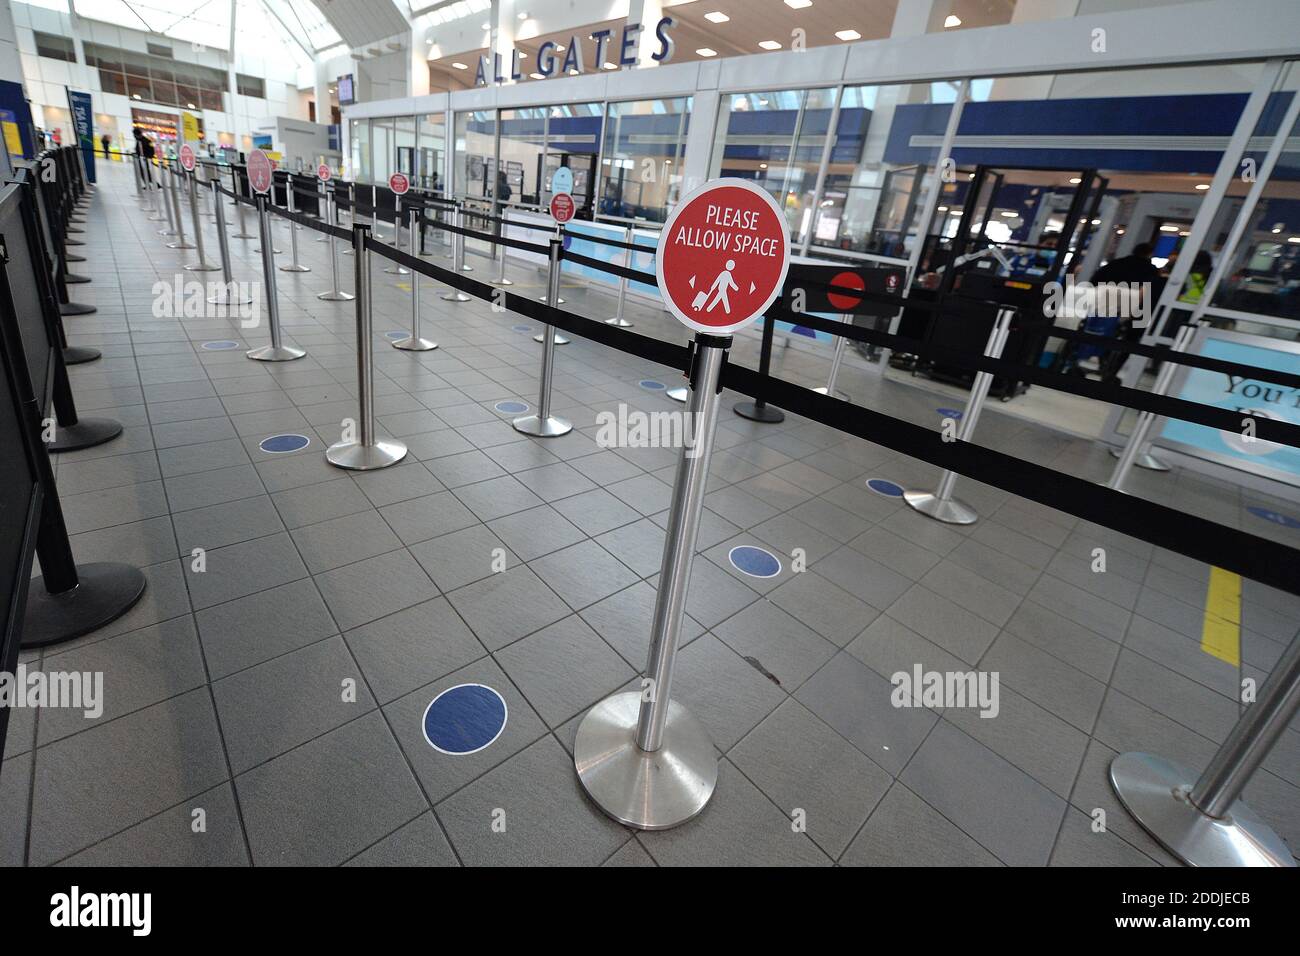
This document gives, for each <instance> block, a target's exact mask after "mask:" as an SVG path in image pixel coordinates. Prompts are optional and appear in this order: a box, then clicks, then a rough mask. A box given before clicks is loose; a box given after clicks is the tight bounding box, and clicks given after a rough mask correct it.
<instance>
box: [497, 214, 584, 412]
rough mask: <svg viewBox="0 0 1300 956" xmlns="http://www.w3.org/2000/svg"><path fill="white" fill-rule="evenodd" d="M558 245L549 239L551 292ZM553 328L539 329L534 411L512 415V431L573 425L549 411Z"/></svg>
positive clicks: (557, 273) (556, 284)
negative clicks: (540, 343)
mask: <svg viewBox="0 0 1300 956" xmlns="http://www.w3.org/2000/svg"><path fill="white" fill-rule="evenodd" d="M561 249H562V246H561V244H560V241H559V240H558V239H552V240H551V248H550V253H549V262H550V265H549V267H548V272H547V278H546V284H547V288H548V289H550V292H551V295H552V296H554V295H555V293H556V290H558V289H559V287H560V251H561ZM555 339H556V336H555V329H554V327H553V326H550V325H548V326H546V328H545V329H544V330H543V333H542V342H543V344H542V371H541V375H540V376H539V379H540V382H539V385H538V395H537V414H536V415H524V416H523V417H521V418H516V419H515V420H514V422H512V424H513V425H514V427H515V431H518V432H523V433H524V434H525V435H534V436H536V437H538V438H555V437H558V436H560V435H567V434H568V433H569V432H571V431H573V425H572V424H571V423H570V422H568V421H566V420H565V419H563V418H557V417H555V416H553V415H552V414H551V376H552V373H553V372H554V369H555Z"/></svg>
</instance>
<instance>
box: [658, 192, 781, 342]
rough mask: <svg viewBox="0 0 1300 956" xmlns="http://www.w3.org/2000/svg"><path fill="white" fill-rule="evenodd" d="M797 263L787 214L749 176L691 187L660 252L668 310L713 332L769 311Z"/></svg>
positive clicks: (666, 231)
mask: <svg viewBox="0 0 1300 956" xmlns="http://www.w3.org/2000/svg"><path fill="white" fill-rule="evenodd" d="M789 268H790V240H789V236H788V231H787V229H786V222H785V216H784V215H783V214H782V212H781V209H780V207H779V206H777V204H776V200H775V199H773V198H772V196H771V194H770V193H768V192H767V191H766V190H764V189H761V188H760V187H758V186H756V185H754V184H753V183H752V182H750V181H749V180H746V179H715V180H712V181H711V182H707V183H705V184H704V185H703V186H701V187H700V188H698V189H695V190H693V191H692V192H691V193H689V194H688V195H687V196H686V197H685V198H684V199H683V200H682V201H681V202H680V203H678V205H677V208H675V209H674V210H673V212H672V214H671V215H670V216H669V217H668V222H667V223H666V224H665V225H664V229H663V232H661V233H660V234H659V248H658V251H657V255H656V257H655V275H656V277H657V278H658V280H659V292H660V294H661V295H662V296H663V300H664V305H665V306H666V307H667V309H668V311H669V312H671V313H672V314H673V315H675V316H676V317H677V319H678V320H679V321H680V322H681V323H682V324H683V325H685V326H687V327H688V328H691V329H694V330H695V331H697V332H707V333H710V334H713V335H730V334H732V333H733V332H737V331H739V330H740V329H742V328H744V327H745V326H746V325H749V324H750V323H751V322H753V321H754V320H755V319H757V318H758V317H759V316H761V315H762V314H763V313H764V312H766V311H767V308H768V306H770V305H771V304H772V302H773V301H774V300H775V299H776V297H777V296H778V295H779V294H780V292H781V286H782V284H783V283H784V282H785V276H786V272H787V271H788V270H789Z"/></svg>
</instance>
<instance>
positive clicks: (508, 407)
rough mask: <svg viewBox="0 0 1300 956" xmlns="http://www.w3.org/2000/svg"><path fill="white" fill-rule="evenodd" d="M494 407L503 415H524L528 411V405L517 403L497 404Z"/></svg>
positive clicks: (505, 402)
mask: <svg viewBox="0 0 1300 956" xmlns="http://www.w3.org/2000/svg"><path fill="white" fill-rule="evenodd" d="M492 407H493V408H495V409H496V410H497V411H499V412H501V413H502V414H503V415H522V414H523V413H524V412H526V411H528V406H527V405H525V404H524V403H523V402H515V401H504V402H497V403H496V404H495V405H493V406H492Z"/></svg>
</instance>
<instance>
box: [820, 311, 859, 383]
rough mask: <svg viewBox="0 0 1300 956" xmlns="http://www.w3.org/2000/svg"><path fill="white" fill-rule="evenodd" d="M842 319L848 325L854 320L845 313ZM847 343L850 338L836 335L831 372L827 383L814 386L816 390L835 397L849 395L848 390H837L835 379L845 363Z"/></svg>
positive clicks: (827, 377)
mask: <svg viewBox="0 0 1300 956" xmlns="http://www.w3.org/2000/svg"><path fill="white" fill-rule="evenodd" d="M840 321H841V322H843V323H844V324H845V325H848V324H849V323H851V322H852V321H853V316H851V315H845V316H844V317H843V318H842V319H840ZM847 343H848V339H846V338H845V337H844V336H842V335H837V336H835V351H834V352H833V353H831V371H830V374H829V375H828V376H826V384H825V385H822V386H820V387H818V388H814V389H813V391H814V392H819V393H821V394H822V395H831V396H833V397H835V398H848V397H849V396H848V393H847V392H837V391H835V379H836V378H838V377H839V374H840V365H841V364H843V362H844V347H845V345H846V344H847Z"/></svg>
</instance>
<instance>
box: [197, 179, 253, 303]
mask: <svg viewBox="0 0 1300 956" xmlns="http://www.w3.org/2000/svg"><path fill="white" fill-rule="evenodd" d="M208 185H209V186H211V187H212V200H213V201H212V208H213V209H215V210H216V211H217V252H218V253H220V255H221V283H222V288H221V289H220V290H219V291H217V292H214V293H213V294H212V295H210V296H208V301H209V302H211V303H212V304H213V305H247V304H249V303H250V302H252V301H253V297H252V296H245V295H243V294H242V293H241V292H239V291H238V290H237V289H236V288H235V280H234V279H233V278H232V276H231V274H230V243H229V242H228V241H227V239H226V210H225V208H224V203H222V201H221V187H220V184H219V183H218V181H217V180H216V179H210V180H208Z"/></svg>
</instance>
